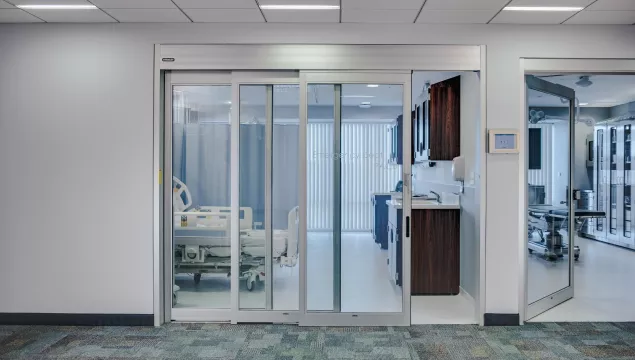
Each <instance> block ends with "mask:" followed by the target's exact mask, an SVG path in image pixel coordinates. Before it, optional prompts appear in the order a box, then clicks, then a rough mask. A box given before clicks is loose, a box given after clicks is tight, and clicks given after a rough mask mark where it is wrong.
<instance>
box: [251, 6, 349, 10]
mask: <svg viewBox="0 0 635 360" xmlns="http://www.w3.org/2000/svg"><path fill="white" fill-rule="evenodd" d="M260 8H261V9H263V10H339V9H340V7H339V5H260Z"/></svg>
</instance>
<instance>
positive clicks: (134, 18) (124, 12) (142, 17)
mask: <svg viewBox="0 0 635 360" xmlns="http://www.w3.org/2000/svg"><path fill="white" fill-rule="evenodd" d="M104 11H105V12H107V13H108V14H110V16H112V17H114V18H115V19H117V20H119V21H120V22H158V23H173V22H190V19H188V18H187V16H185V15H184V14H183V13H182V12H181V10H179V9H176V8H175V9H104Z"/></svg>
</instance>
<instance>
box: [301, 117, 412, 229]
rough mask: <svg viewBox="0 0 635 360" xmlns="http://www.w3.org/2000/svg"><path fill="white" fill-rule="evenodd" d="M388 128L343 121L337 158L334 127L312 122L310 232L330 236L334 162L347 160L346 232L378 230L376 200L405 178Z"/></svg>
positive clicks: (309, 142) (343, 188)
mask: <svg viewBox="0 0 635 360" xmlns="http://www.w3.org/2000/svg"><path fill="white" fill-rule="evenodd" d="M390 127H391V125H390V124H388V123H376V122H375V123H364V122H363V121H360V122H355V123H353V122H350V123H349V122H346V121H343V122H342V128H341V152H340V154H333V123H332V122H331V123H310V124H309V127H308V134H307V135H308V136H307V149H308V150H307V164H308V173H307V205H308V209H307V215H308V223H307V227H308V230H309V231H330V230H331V229H332V227H333V214H334V212H335V208H334V199H333V190H334V179H333V176H334V172H333V167H334V160H335V158H336V157H340V159H341V196H342V199H341V200H342V204H341V205H342V207H341V210H342V211H341V217H342V231H349V232H357V231H359V232H364V231H370V230H371V228H372V218H373V216H372V211H373V207H372V203H371V196H372V193H375V192H389V191H392V190H394V188H395V185H396V184H397V182H398V181H399V180H400V179H401V166H399V165H396V164H391V163H390V161H389V160H390V148H391V144H390V140H391V139H390V138H389V136H388V130H389V128H390Z"/></svg>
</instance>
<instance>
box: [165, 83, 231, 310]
mask: <svg viewBox="0 0 635 360" xmlns="http://www.w3.org/2000/svg"><path fill="white" fill-rule="evenodd" d="M175 85H177V86H179V85H180V86H187V85H194V86H232V77H231V72H209V71H208V72H194V71H192V72H190V71H188V72H183V71H181V72H166V74H165V89H164V91H165V103H164V107H165V109H164V111H165V113H164V125H163V127H164V135H163V139H162V141H163V149H164V161H163V172H162V176H163V182H162V183H163V254H162V255H163V301H164V312H163V317H164V322H170V321H215V322H229V321H231V320H232V318H233V316H232V313H233V308H232V307H233V304H234V302H235V299H234V297H235V296H236V295H235V292H234V288H233V284H232V288H231V289H230V308H225V309H214V308H183V309H179V308H176V309H175V308H173V306H172V290H171V289H172V286H173V284H174V282H173V276H174V262H173V257H174V250H173V230H174V229H173V227H174V218H173V212H172V209H173V208H172V175H173V164H172V161H173V159H172V154H173V152H172V150H173V149H172V88H173V86H175ZM232 125H233V124H232ZM231 131H232V133H233V132H234V127H233V126H232V127H231ZM231 146H233V142H232V145H231ZM230 149H232V148H231V147H230ZM232 150H233V149H232ZM233 167H234V164H233V163H232V164H231V169H233ZM234 188H237V187H236V186H231V188H230V191H231V192H232V193H233V191H234ZM236 190H237V189H236ZM233 214H234V212H232V216H233ZM232 223H233V221H232ZM231 241H232V243H231V246H232V249H233V248H234V239H233V238H232V240H231ZM231 260H232V262H233V261H234V258H233V253H232V259H231ZM236 290H237V289H236Z"/></svg>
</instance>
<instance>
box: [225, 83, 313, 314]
mask: <svg viewBox="0 0 635 360" xmlns="http://www.w3.org/2000/svg"><path fill="white" fill-rule="evenodd" d="M242 85H259V86H267V88H268V89H267V92H268V95H267V102H268V104H266V105H267V106H266V107H267V122H266V125H265V126H266V130H265V132H266V136H265V139H266V143H265V152H266V157H265V161H266V166H265V168H266V169H265V179H266V186H265V234H266V244H265V248H266V251H265V252H266V254H267V255H266V259H265V260H266V265H265V266H266V269H265V271H269V270H273V264H272V263H271V257H272V255H271V254H272V248H271V246H272V242H271V241H272V238H271V237H272V233H271V229H272V214H271V210H272V206H271V205H272V184H273V167H272V162H271V161H272V160H273V133H272V132H273V125H274V123H273V121H274V118H273V108H272V106H273V103H272V102H273V97H272V94H270V93H269V90H273V88H272V87H273V85H298V86H300V79H299V73H298V72H297V71H280V72H249V71H233V72H232V104H238V106H232V116H231V119H232V120H231V121H232V127H231V129H232V133H231V134H232V142H231V143H232V153H231V159H232V161H231V162H232V183H234V184H239V181H240V105H239V104H240V86H242ZM270 95H271V96H270ZM298 106H300V105H299V104H298ZM267 160H269V161H268V162H267ZM231 204H232V210H234V209H236V211H232V223H231V234H232V237H231V238H232V274H238V273H239V272H240V262H239V261H238V260H239V256H240V252H239V248H240V227H239V225H238V224H239V220H240V213H239V209H240V185H238V186H232V194H231ZM296 266H301V265H300V264H297V265H296ZM298 281H300V280H299V279H298ZM231 282H232V283H231V289H232V291H234V289H235V294H234V296H233V297H232V319H231V322H232V324H237V323H292V324H296V323H298V322H299V320H300V314H301V312H300V303H301V300H302V295H301V294H302V288H301V287H298V291H300V294H299V296H298V300H299V301H298V302H299V303H298V309H297V310H274V309H270V310H267V309H264V310H262V309H254V310H250V309H241V308H240V279H239V278H238V276H233V275H232V277H231ZM298 285H300V284H298ZM273 295H274V293H273V271H271V272H269V275H267V277H266V282H265V299H266V300H265V301H266V305H267V307H269V306H271V307H273Z"/></svg>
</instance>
